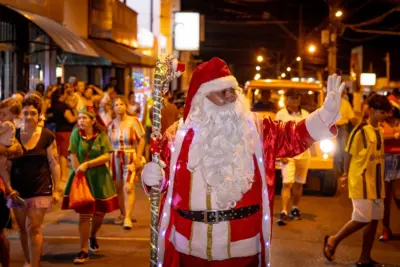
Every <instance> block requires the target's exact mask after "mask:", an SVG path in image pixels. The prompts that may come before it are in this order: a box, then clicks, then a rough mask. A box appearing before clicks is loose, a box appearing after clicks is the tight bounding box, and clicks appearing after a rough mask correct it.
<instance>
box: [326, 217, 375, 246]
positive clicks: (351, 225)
mask: <svg viewBox="0 0 400 267" xmlns="http://www.w3.org/2000/svg"><path fill="white" fill-rule="evenodd" d="M368 224H369V223H362V222H356V221H349V222H348V223H347V224H346V225H345V226H343V228H342V229H340V231H339V232H338V233H337V234H336V235H333V236H330V237H329V238H328V244H329V245H331V246H332V247H333V248H336V247H337V246H338V245H339V244H340V242H342V240H343V239H345V238H346V237H348V236H350V235H352V234H354V233H355V232H357V231H358V230H360V229H361V228H363V227H364V226H366V225H368Z"/></svg>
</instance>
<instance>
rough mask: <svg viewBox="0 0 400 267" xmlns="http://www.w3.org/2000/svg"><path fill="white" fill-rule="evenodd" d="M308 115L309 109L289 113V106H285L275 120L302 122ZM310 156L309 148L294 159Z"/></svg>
mask: <svg viewBox="0 0 400 267" xmlns="http://www.w3.org/2000/svg"><path fill="white" fill-rule="evenodd" d="M308 115H310V114H309V113H308V111H306V110H304V109H301V111H300V112H296V113H289V111H288V110H287V108H284V109H281V110H279V111H278V113H276V115H275V120H277V121H283V122H287V121H295V122H300V121H302V120H304V119H305V118H307V117H308ZM309 156H310V151H309V149H307V150H306V151H305V152H303V153H302V154H300V155H297V156H296V157H294V159H305V158H308V157H309Z"/></svg>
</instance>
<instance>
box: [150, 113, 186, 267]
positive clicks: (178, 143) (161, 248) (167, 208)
mask: <svg viewBox="0 0 400 267" xmlns="http://www.w3.org/2000/svg"><path fill="white" fill-rule="evenodd" d="M186 133H187V127H186V125H185V124H184V123H183V121H182V120H180V121H179V126H178V132H177V133H176V137H175V141H174V146H175V150H174V151H173V152H172V155H171V162H170V164H171V165H170V166H171V169H170V174H169V186H168V189H167V201H165V203H164V208H163V210H162V212H161V214H160V216H161V219H160V220H161V222H160V231H159V234H158V264H157V266H162V265H163V262H164V252H165V233H166V231H167V228H168V225H169V220H170V218H171V203H172V194H173V191H174V180H175V179H174V177H175V169H176V168H175V167H176V163H177V161H178V156H179V154H180V153H181V148H182V144H183V140H184V138H185V136H186Z"/></svg>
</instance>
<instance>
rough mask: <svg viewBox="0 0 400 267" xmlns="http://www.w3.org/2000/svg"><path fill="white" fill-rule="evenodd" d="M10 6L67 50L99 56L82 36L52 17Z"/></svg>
mask: <svg viewBox="0 0 400 267" xmlns="http://www.w3.org/2000/svg"><path fill="white" fill-rule="evenodd" d="M7 7H8V8H10V9H12V10H14V11H15V12H17V13H19V14H21V15H22V16H24V17H25V18H27V19H28V20H30V21H31V22H33V23H34V24H36V25H37V26H38V27H39V28H41V29H42V30H43V31H44V32H45V33H46V34H48V35H49V36H50V38H51V39H53V41H54V42H55V43H56V44H57V45H58V46H59V47H60V48H61V49H62V50H64V51H65V52H69V53H74V54H79V55H84V56H89V57H98V56H99V55H98V54H97V53H96V51H94V50H93V48H91V47H90V46H89V45H88V44H87V43H86V42H85V41H84V40H83V39H82V38H81V37H79V36H77V35H75V34H74V33H72V32H70V31H69V30H68V29H67V28H65V27H64V26H63V25H61V24H60V23H58V22H57V21H54V20H52V19H50V18H47V17H44V16H40V15H38V14H34V13H30V12H26V11H23V10H20V9H16V8H12V7H9V6H7Z"/></svg>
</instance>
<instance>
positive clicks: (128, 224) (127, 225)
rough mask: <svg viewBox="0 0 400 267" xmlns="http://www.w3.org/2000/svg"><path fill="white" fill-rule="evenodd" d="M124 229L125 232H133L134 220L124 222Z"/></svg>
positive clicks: (127, 219)
mask: <svg viewBox="0 0 400 267" xmlns="http://www.w3.org/2000/svg"><path fill="white" fill-rule="evenodd" d="M124 229H125V230H131V229H132V220H131V219H129V218H126V219H125V220H124Z"/></svg>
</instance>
